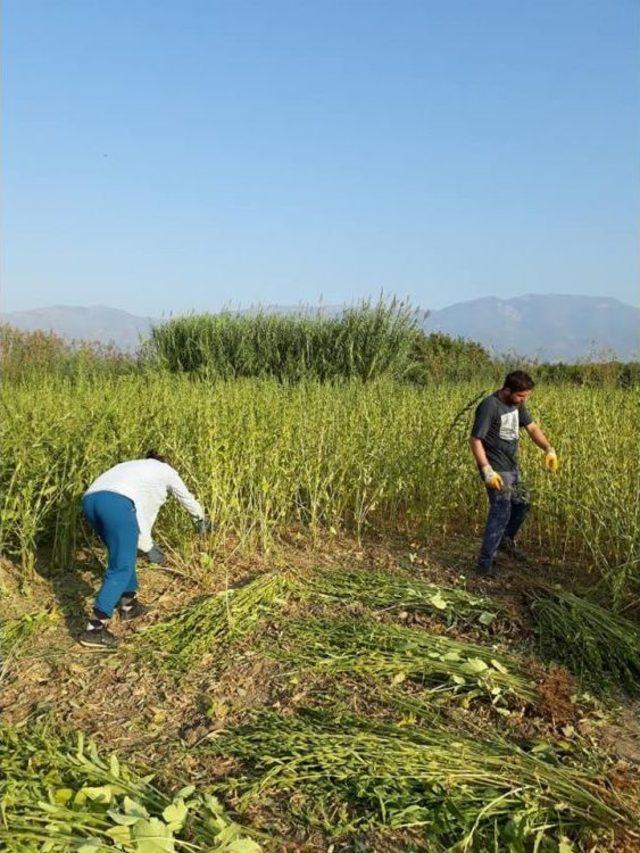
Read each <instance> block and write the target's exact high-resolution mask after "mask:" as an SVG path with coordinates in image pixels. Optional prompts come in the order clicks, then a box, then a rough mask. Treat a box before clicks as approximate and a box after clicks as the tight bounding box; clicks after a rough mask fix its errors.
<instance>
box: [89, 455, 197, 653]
mask: <svg viewBox="0 0 640 853" xmlns="http://www.w3.org/2000/svg"><path fill="white" fill-rule="evenodd" d="M169 495H173V496H174V497H175V498H177V500H178V501H179V502H180V503H181V504H182V506H183V507H184V508H185V509H186V510H187V512H188V513H189V514H190V515H191V517H192V518H193V520H194V522H195V523H196V525H197V528H198V532H199V533H200V535H204V534H205V533H207V532H208V531H209V529H210V524H209V522H208V521H207V519H206V518H205V515H204V512H203V510H202V507H201V506H200V504H199V503H198V501H197V500H196V499H195V498H194V497H193V495H192V494H191V492H190V491H189V489H188V488H187V487H186V486H185V484H184V483H183V481H182V479H181V478H180V475H179V474H178V472H177V471H175V470H174V469H173V468H172V467H171V465H169V464H168V463H167V461H166V459H165V458H164V457H163V456H160V454H158V453H156V452H155V450H150V451H149V452H148V453H147V457H146V459H134V460H132V461H131V462H121V463H120V464H119V465H115V466H114V467H113V468H110V469H109V470H108V471H105V473H104V474H101V475H100V476H99V477H98V479H97V480H95V481H94V482H93V483H92V484H91V485H90V486H89V488H88V489H87V491H86V492H85V494H84V496H83V498H82V509H83V511H84V514H85V517H86V518H87V521H88V522H89V524H90V525H91V527H92V528H93V529H94V531H95V532H96V533H97V534H98V536H99V537H100V539H102V541H103V542H104V544H105V545H106V546H107V552H108V564H107V571H106V574H105V576H104V580H103V582H102V586H101V587H100V591H99V592H98V595H97V598H96V601H95V606H94V608H93V614H92V618H91V619H90V620H89V622H88V624H87V627H86V629H85V631H84V633H83V634H82V636H81V637H80V643H81V644H82V645H83V646H89V647H91V648H98V649H110V648H113V647H114V646H116V645H117V639H116V638H115V637H114V635H113V634H112V633H111V632H110V631H109V630H108V628H107V622H108V621H109V619H110V617H111V615H112V613H113V611H114V609H115V608H116V607H117V608H118V611H119V614H120V618H121V619H124V620H125V621H130V620H131V619H136V618H137V617H139V616H143V615H144V614H145V613H148V611H149V609H150V608H149V607H147V606H146V605H144V604H141V603H140V602H139V601H138V599H137V598H136V590H137V589H138V579H137V577H136V556H137V551H138V549H139V550H140V551H143V552H144V553H145V554H146V555H147V557H148V559H149V561H150V562H152V563H156V564H158V565H161V564H162V563H163V561H164V554H163V553H162V551H161V550H160V549H159V548H158V546H157V545H154V543H153V539H152V538H151V529H152V528H153V525H154V523H155V520H156V517H157V515H158V511H159V510H160V507H161V506H162V504H163V503H164V502H165V501H166V499H167V497H168V496H169Z"/></svg>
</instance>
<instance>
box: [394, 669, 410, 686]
mask: <svg viewBox="0 0 640 853" xmlns="http://www.w3.org/2000/svg"><path fill="white" fill-rule="evenodd" d="M406 677H407V673H406V672H397V673H396V674H395V675H394V676H393V678H392V679H391V683H392V684H402V682H403V681H404V680H405V679H406Z"/></svg>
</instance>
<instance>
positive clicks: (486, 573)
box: [476, 566, 498, 578]
mask: <svg viewBox="0 0 640 853" xmlns="http://www.w3.org/2000/svg"><path fill="white" fill-rule="evenodd" d="M476 574H477V575H478V577H480V578H497V577H498V570H497V569H496V567H495V566H489V567H488V568H486V567H485V566H476Z"/></svg>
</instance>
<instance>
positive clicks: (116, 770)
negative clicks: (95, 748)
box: [109, 753, 120, 779]
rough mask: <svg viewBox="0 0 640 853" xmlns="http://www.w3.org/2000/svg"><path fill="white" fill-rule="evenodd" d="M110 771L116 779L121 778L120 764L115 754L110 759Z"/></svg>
mask: <svg viewBox="0 0 640 853" xmlns="http://www.w3.org/2000/svg"><path fill="white" fill-rule="evenodd" d="M109 770H110V771H111V775H112V776H113V778H114V779H119V778H120V762H119V761H118V756H117V755H116V754H115V753H114V754H113V755H111V756H110V757H109Z"/></svg>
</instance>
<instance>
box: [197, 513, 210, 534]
mask: <svg viewBox="0 0 640 853" xmlns="http://www.w3.org/2000/svg"><path fill="white" fill-rule="evenodd" d="M196 526H197V528H198V536H206V535H207V533H211V528H212V525H211V522H210V521H209V519H208V518H206V517H205V518H199V519H198V520H197V521H196Z"/></svg>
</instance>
